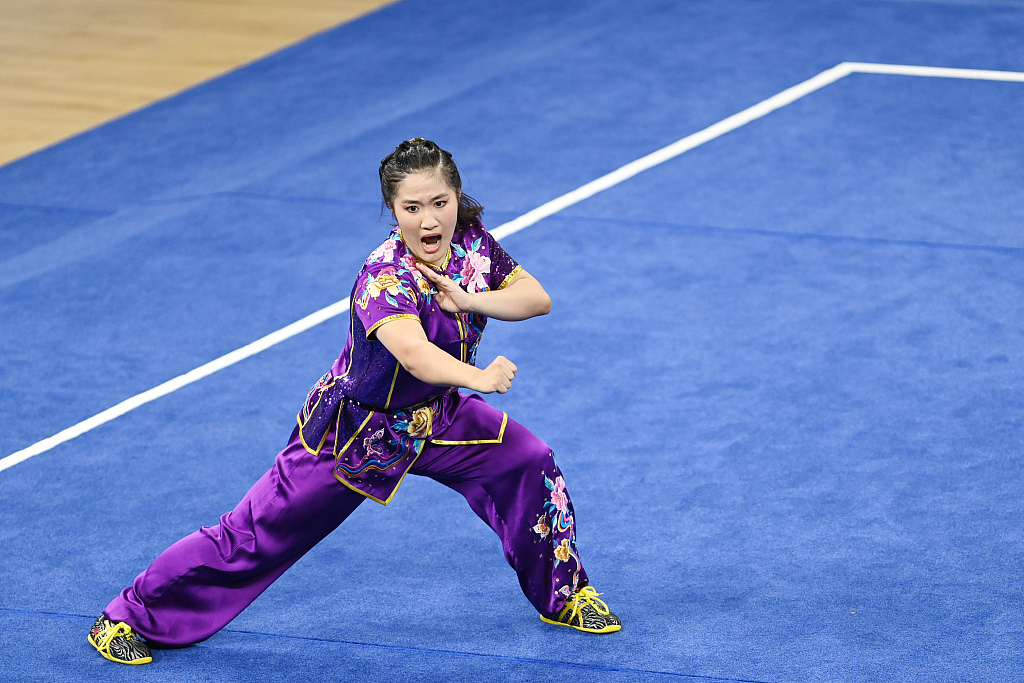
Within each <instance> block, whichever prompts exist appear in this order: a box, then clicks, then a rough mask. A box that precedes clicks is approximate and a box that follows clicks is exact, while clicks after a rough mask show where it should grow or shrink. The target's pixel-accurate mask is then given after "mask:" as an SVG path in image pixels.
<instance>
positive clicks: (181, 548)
mask: <svg viewBox="0 0 1024 683" xmlns="http://www.w3.org/2000/svg"><path fill="white" fill-rule="evenodd" d="M435 269H436V270H438V271H439V272H441V273H443V274H444V275H446V276H447V277H449V278H451V279H452V280H454V281H455V282H457V283H458V284H459V285H460V286H462V287H463V288H464V289H466V291H469V292H483V291H487V290H498V289H502V288H503V287H505V286H507V285H508V284H509V283H510V282H511V281H512V280H513V279H514V278H515V276H516V275H517V274H518V273H519V272H520V271H521V270H522V267H521V266H519V265H518V264H517V263H516V262H515V261H514V260H513V259H512V258H511V257H510V256H509V255H508V254H506V253H505V251H504V250H503V249H502V248H501V246H500V245H499V244H498V242H497V241H496V240H495V239H494V238H493V237H491V235H490V234H489V233H488V232H487V231H486V230H484V228H483V226H481V225H480V224H479V223H474V224H471V225H465V226H461V227H459V228H457V229H456V231H455V235H454V237H453V239H452V245H451V249H450V251H449V253H448V254H447V256H446V257H445V260H444V262H443V263H442V265H441V266H439V267H435ZM435 293H436V290H435V289H434V288H433V287H432V285H431V284H430V281H429V280H427V279H426V278H425V277H424V276H423V274H422V273H420V272H419V271H418V270H417V269H416V267H415V259H414V257H413V255H412V254H411V253H409V252H408V250H407V249H406V247H405V243H404V242H403V241H402V237H401V234H400V232H399V231H398V230H397V229H396V230H395V231H394V232H392V234H391V235H390V236H389V237H388V239H387V240H386V241H385V242H384V243H383V244H382V245H381V246H380V247H378V248H377V249H376V250H374V252H373V253H372V254H370V256H369V258H367V260H366V262H365V263H364V264H363V268H362V270H361V271H360V273H359V276H358V277H357V278H356V282H355V286H354V287H353V289H352V297H351V303H350V313H351V327H350V333H349V338H348V341H347V343H346V344H345V347H344V349H343V350H342V352H341V356H340V357H339V358H338V360H337V361H336V362H335V363H334V365H333V366H332V368H331V370H330V371H329V372H327V373H326V374H325V375H324V376H323V377H321V378H320V380H319V381H318V382H317V383H316V384H315V385H314V386H313V388H312V389H311V390H310V392H309V395H308V396H307V398H306V402H305V404H304V406H303V409H302V411H300V413H299V415H298V423H299V424H298V426H297V427H296V428H295V430H293V432H292V435H291V438H290V440H289V442H288V445H287V446H286V447H285V449H284V450H283V451H281V453H279V454H278V456H277V459H276V461H275V463H274V466H273V467H271V469H270V470H269V471H268V472H267V473H266V474H265V475H264V476H263V477H262V478H261V479H260V480H259V481H258V482H256V484H255V485H254V486H253V487H252V489H250V491H249V492H248V493H247V494H246V495H245V497H244V498H243V499H242V501H241V502H240V503H239V504H238V505H237V506H236V507H235V509H234V510H232V511H231V512H228V513H227V514H225V515H223V516H222V517H221V519H220V524H218V525H217V526H214V527H203V528H201V529H200V530H199V531H196V532H195V533H193V534H191V535H189V536H186V537H185V538H183V539H181V540H180V541H178V542H177V543H175V544H174V545H172V546H171V547H170V548H168V549H167V550H165V551H164V552H163V553H162V554H161V555H160V556H159V557H158V558H157V559H156V560H155V561H154V562H153V564H152V565H150V567H149V568H147V569H146V570H145V571H144V572H142V574H140V575H139V576H138V577H137V578H136V579H135V582H134V583H133V584H132V585H131V586H129V587H128V588H125V589H124V590H123V591H122V592H121V594H120V595H118V597H116V598H115V599H114V600H113V601H112V602H111V603H110V604H109V605H108V606H107V608H106V609H105V610H104V614H106V616H107V617H108V618H110V619H112V620H114V621H125V622H127V623H128V624H129V625H130V626H131V627H132V628H134V629H135V630H136V631H137V632H138V633H140V634H141V635H142V636H144V637H145V638H147V639H148V640H151V641H153V642H156V643H162V644H165V645H171V646H176V645H186V644H189V643H195V642H198V641H200V640H203V639H205V638H208V637H209V636H211V635H212V634H214V633H216V632H217V631H218V630H220V629H221V628H223V627H224V626H225V625H226V624H227V623H228V622H229V621H231V619H233V618H234V617H235V616H237V615H238V614H239V613H240V612H241V611H242V610H243V609H245V607H246V606H248V605H249V604H250V603H251V602H252V601H253V600H254V599H256V597H257V596H258V595H259V594H260V593H262V592H263V591H264V590H265V589H266V588H267V587H268V586H269V585H270V584H271V583H273V582H274V580H276V579H277V577H279V576H280V575H281V574H282V573H284V571H285V570H286V569H288V567H290V566H291V565H292V564H294V563H295V561H297V560H298V559H299V558H300V557H301V556H302V555H303V554H305V553H306V552H307V551H308V550H309V549H310V548H312V547H313V546H314V545H316V543H318V542H319V541H320V540H321V539H323V538H324V536H326V535H327V534H329V533H330V532H331V531H332V530H333V529H335V528H336V527H337V526H338V525H339V524H341V522H343V521H344V520H345V518H346V517H348V515H349V514H351V513H352V511H353V510H355V508H356V507H358V505H359V504H360V503H361V502H362V501H363V500H365V499H366V498H370V499H372V500H375V501H377V502H379V503H383V504H385V505H386V504H387V503H388V502H390V500H391V499H392V497H394V495H395V492H396V490H397V489H398V486H399V484H401V482H402V479H403V478H404V477H405V475H406V474H407V473H409V472H412V473H413V474H419V475H423V476H428V477H430V478H432V479H435V480H436V481H439V482H441V483H443V484H445V485H446V486H449V487H450V488H452V489H454V490H456V491H459V492H460V493H461V494H462V495H464V496H465V497H466V499H467V501H468V502H469V504H470V507H471V508H472V509H473V511H474V512H476V513H477V515H478V516H479V517H480V518H481V519H483V520H484V521H485V522H486V523H487V524H488V525H489V526H490V527H491V528H492V529H493V530H494V531H495V533H497V534H498V536H499V538H500V539H501V541H502V547H503V550H504V553H505V559H506V560H507V561H508V563H509V564H510V565H511V566H512V568H513V569H515V571H516V573H517V575H518V577H519V583H520V586H521V587H522V589H523V592H524V593H525V594H526V596H527V598H529V600H530V602H531V603H532V604H533V605H534V607H535V608H536V609H537V610H538V611H539V612H541V613H542V614H544V615H545V616H553V615H554V614H557V613H558V612H559V611H560V610H561V608H562V606H563V605H564V602H565V599H566V597H568V596H569V595H571V594H572V593H573V592H574V591H575V590H577V589H578V588H581V587H583V586H585V585H587V584H588V579H587V575H586V572H585V571H584V570H583V567H582V564H581V563H580V559H579V553H578V551H577V549H576V529H575V514H574V512H573V508H572V503H571V501H570V500H569V496H568V493H567V491H566V490H565V482H564V480H563V479H562V476H561V472H560V471H559V470H558V467H557V465H556V464H555V461H554V456H553V454H552V452H551V449H550V448H549V447H548V446H547V445H546V444H544V442H543V441H541V440H540V439H538V438H537V437H536V436H534V435H533V434H531V433H530V432H529V431H528V430H527V429H525V428H524V427H522V426H521V425H519V424H518V423H516V422H515V421H514V420H512V419H510V418H509V417H508V416H507V415H506V414H505V413H503V412H500V411H498V410H495V409H494V408H492V407H491V406H489V405H488V404H487V403H486V402H485V401H484V400H483V399H482V398H481V397H480V396H478V395H475V394H473V395H466V394H462V393H460V392H458V391H456V390H454V389H453V388H451V387H448V388H445V387H437V386H434V385H431V384H426V383H424V382H421V381H419V380H418V379H416V378H415V377H413V376H412V375H410V374H409V373H408V372H406V371H405V369H404V368H402V367H401V365H400V364H399V363H398V361H397V360H396V359H395V357H394V356H392V355H391V353H389V352H388V350H387V349H386V348H385V347H384V345H383V344H381V343H380V342H379V341H378V340H377V339H376V338H375V336H374V331H375V330H376V329H377V328H378V327H380V326H381V325H383V324H386V323H388V322H390V321H392V320H395V319H399V318H409V319H416V320H419V322H420V324H421V325H422V326H423V329H424V332H425V333H426V335H427V338H428V339H429V340H430V341H431V342H433V343H434V344H435V345H437V346H438V347H440V348H441V349H442V350H444V351H446V352H447V353H449V354H451V355H452V356H454V357H455V358H458V359H459V360H461V361H463V362H466V363H470V364H475V361H476V350H477V346H478V344H479V341H480V335H481V333H482V332H483V329H484V326H485V325H486V323H487V320H486V318H484V317H483V316H479V315H472V314H452V313H448V312H445V311H443V310H441V308H440V307H439V306H438V305H437V302H436V300H435V298H434V294H435Z"/></svg>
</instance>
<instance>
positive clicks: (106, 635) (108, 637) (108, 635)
mask: <svg viewBox="0 0 1024 683" xmlns="http://www.w3.org/2000/svg"><path fill="white" fill-rule="evenodd" d="M109 623H110V626H107V627H106V628H105V629H103V630H102V631H100V632H99V633H97V634H96V641H97V643H98V644H99V649H101V650H106V651H107V652H110V641H112V640H113V639H114V638H116V637H118V636H125V640H128V636H130V635H131V633H132V627H131V626H129V625H128V624H126V623H124V622H123V621H119V622H117V623H116V624H115V623H114V622H109Z"/></svg>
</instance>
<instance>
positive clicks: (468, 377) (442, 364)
mask: <svg viewBox="0 0 1024 683" xmlns="http://www.w3.org/2000/svg"><path fill="white" fill-rule="evenodd" d="M446 279H447V278H446ZM456 286H457V285H456ZM510 286H511V285H510ZM460 289H461V288H460ZM374 334H376V335H377V339H378V340H380V343H381V344H383V345H384V348H386V349H387V350H388V351H390V352H391V355H392V356H394V357H395V358H396V359H398V362H399V363H401V364H402V367H403V368H405V370H406V372H408V373H409V374H410V375H412V376H413V377H415V378H416V379H418V380H420V381H421V382H426V383H427V384H435V385H437V386H442V387H463V388H465V389H469V390H470V391H479V392H481V393H484V394H489V393H491V392H494V391H496V392H498V393H499V394H504V393H505V392H506V391H508V389H509V387H510V386H512V379H513V378H514V377H515V376H516V366H515V364H513V363H512V361H510V360H509V359H507V358H505V357H504V356H498V357H497V358H495V359H494V361H493V362H491V364H490V365H488V366H487V367H486V368H484V369H482V370H481V369H480V368H476V367H473V366H472V365H469V364H467V363H463V362H462V361H459V360H456V359H455V358H453V357H452V356H450V355H448V354H447V353H445V352H444V351H442V350H441V349H439V348H438V347H437V346H435V345H434V344H432V343H431V342H430V340H429V339H427V335H426V333H424V332H423V326H422V325H420V323H419V321H417V320H412V319H411V318H399V319H397V320H392V321H391V322H387V323H384V324H383V325H381V326H380V327H378V328H377V330H376V331H375V332H374Z"/></svg>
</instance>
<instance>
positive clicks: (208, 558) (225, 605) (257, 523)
mask: <svg viewBox="0 0 1024 683" xmlns="http://www.w3.org/2000/svg"><path fill="white" fill-rule="evenodd" d="M333 469H334V462H333V459H331V458H330V457H317V456H314V455H312V454H310V453H308V452H306V450H305V448H303V446H302V444H301V442H300V441H299V440H298V438H297V434H296V433H295V432H293V434H292V438H291V440H290V441H289V443H288V446H287V447H286V448H285V449H284V450H283V451H281V453H280V454H279V455H278V456H277V460H276V461H275V462H274V466H273V467H271V468H270V470H269V471H268V472H267V473H266V474H265V475H263V477H262V478H261V479H260V480H259V481H257V482H256V484H255V485H254V486H253V487H252V489H250V490H249V492H248V493H247V494H246V495H245V497H244V498H243V499H242V501H241V502H240V503H239V504H238V505H237V506H236V507H235V509H234V510H232V511H231V512H228V513H227V514H225V515H224V516H223V517H221V521H220V524H218V525H217V526H214V527H204V528H202V529H200V530H199V531H197V532H195V533H193V534H191V535H189V536H186V537H185V538H183V539H181V540H180V541H178V542H177V543H175V544H174V545H172V546H171V547H170V548H168V549H167V550H165V551H164V552H163V553H162V554H161V555H160V556H159V557H158V558H157V559H156V561H154V562H153V564H152V565H151V566H150V567H149V568H148V569H146V570H145V571H144V572H142V573H141V574H140V575H139V576H138V577H137V578H136V579H135V582H134V584H133V585H132V586H130V587H128V588H126V589H125V590H124V591H122V592H121V594H120V595H119V596H118V597H117V598H115V599H114V600H113V601H112V602H111V603H110V604H109V605H107V608H106V609H105V610H103V613H104V614H105V615H106V616H107V618H109V619H110V620H111V621H113V622H118V621H124V622H125V623H127V624H128V625H129V626H131V627H132V628H133V629H135V630H136V631H137V632H138V633H139V634H141V635H142V636H144V637H145V638H146V639H147V640H151V641H154V642H156V643H160V644H163V645H170V646H178V645H187V644H190V643H195V642H198V641H200V640H204V639H205V638H208V637H210V636H211V635H213V634H214V633H216V632H217V631H219V630H220V629H221V628H223V627H224V626H225V625H226V624H227V623H228V622H229V621H231V620H232V619H234V618H235V617H236V616H237V615H238V614H239V613H240V612H241V611H242V610H243V609H245V608H246V607H247V606H248V605H249V604H250V603H251V602H252V601H253V600H255V599H256V597H257V596H258V595H259V594H260V593H262V592H263V591H264V590H266V588H267V587H268V586H270V584H271V583H273V582H274V581H275V580H276V579H277V578H278V577H279V576H281V574H283V573H284V572H285V570H287V569H288V568H289V567H290V566H292V564H294V563H295V562H296V561H297V560H298V559H299V558H300V557H302V555H304V554H305V553H306V552H307V551H308V550H309V549H310V548H312V547H313V546H314V545H316V544H317V543H318V542H319V541H320V540H321V539H322V538H323V537H324V536H326V535H327V534H329V533H330V532H331V531H332V530H334V529H335V528H336V527H337V526H338V525H339V524H341V522H343V521H344V520H345V518H346V517H348V515H349V514H351V513H352V511H353V510H355V509H356V507H358V506H359V504H360V503H361V502H362V501H363V499H364V498H363V496H361V495H359V494H358V493H355V492H354V491H352V490H350V489H348V488H346V487H345V486H343V485H342V484H341V483H340V482H339V481H338V480H337V479H335V477H334V474H333Z"/></svg>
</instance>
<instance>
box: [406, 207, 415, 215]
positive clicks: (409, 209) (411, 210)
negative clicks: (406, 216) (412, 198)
mask: <svg viewBox="0 0 1024 683" xmlns="http://www.w3.org/2000/svg"><path fill="white" fill-rule="evenodd" d="M405 210H406V211H408V212H409V213H416V207H415V206H407V207H405Z"/></svg>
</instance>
